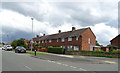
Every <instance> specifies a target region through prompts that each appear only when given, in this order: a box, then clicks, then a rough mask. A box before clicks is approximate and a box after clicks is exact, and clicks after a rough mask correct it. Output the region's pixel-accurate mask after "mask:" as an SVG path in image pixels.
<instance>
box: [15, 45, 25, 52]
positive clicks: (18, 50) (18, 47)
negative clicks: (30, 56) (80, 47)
mask: <svg viewBox="0 0 120 73" xmlns="http://www.w3.org/2000/svg"><path fill="white" fill-rule="evenodd" d="M15 53H26V49H25V48H24V47H22V46H17V47H16V48H15Z"/></svg>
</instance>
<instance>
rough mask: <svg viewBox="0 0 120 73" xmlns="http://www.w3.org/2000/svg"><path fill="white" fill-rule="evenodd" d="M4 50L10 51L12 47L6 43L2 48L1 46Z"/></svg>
mask: <svg viewBox="0 0 120 73" xmlns="http://www.w3.org/2000/svg"><path fill="white" fill-rule="evenodd" d="M3 49H4V50H5V51H11V50H12V49H13V48H12V46H11V45H6V46H5V47H4V48H3Z"/></svg>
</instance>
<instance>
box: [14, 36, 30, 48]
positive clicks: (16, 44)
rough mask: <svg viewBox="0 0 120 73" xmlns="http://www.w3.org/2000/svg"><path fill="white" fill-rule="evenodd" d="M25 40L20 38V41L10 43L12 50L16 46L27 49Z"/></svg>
mask: <svg viewBox="0 0 120 73" xmlns="http://www.w3.org/2000/svg"><path fill="white" fill-rule="evenodd" d="M24 41H25V39H23V38H21V39H18V40H14V41H13V42H12V46H13V48H15V47H17V46H23V47H24V48H26V49H27V48H28V45H26V44H25V42H24Z"/></svg>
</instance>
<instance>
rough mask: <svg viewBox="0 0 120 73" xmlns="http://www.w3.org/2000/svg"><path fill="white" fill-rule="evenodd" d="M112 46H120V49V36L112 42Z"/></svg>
mask: <svg viewBox="0 0 120 73" xmlns="http://www.w3.org/2000/svg"><path fill="white" fill-rule="evenodd" d="M111 44H112V45H113V46H119V47H120V36H118V37H116V38H114V39H113V40H112V41H111Z"/></svg>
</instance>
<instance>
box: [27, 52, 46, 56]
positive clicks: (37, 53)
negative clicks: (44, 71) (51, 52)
mask: <svg viewBox="0 0 120 73" xmlns="http://www.w3.org/2000/svg"><path fill="white" fill-rule="evenodd" d="M26 53H28V54H35V52H34V51H26ZM36 55H47V53H40V52H36Z"/></svg>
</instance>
